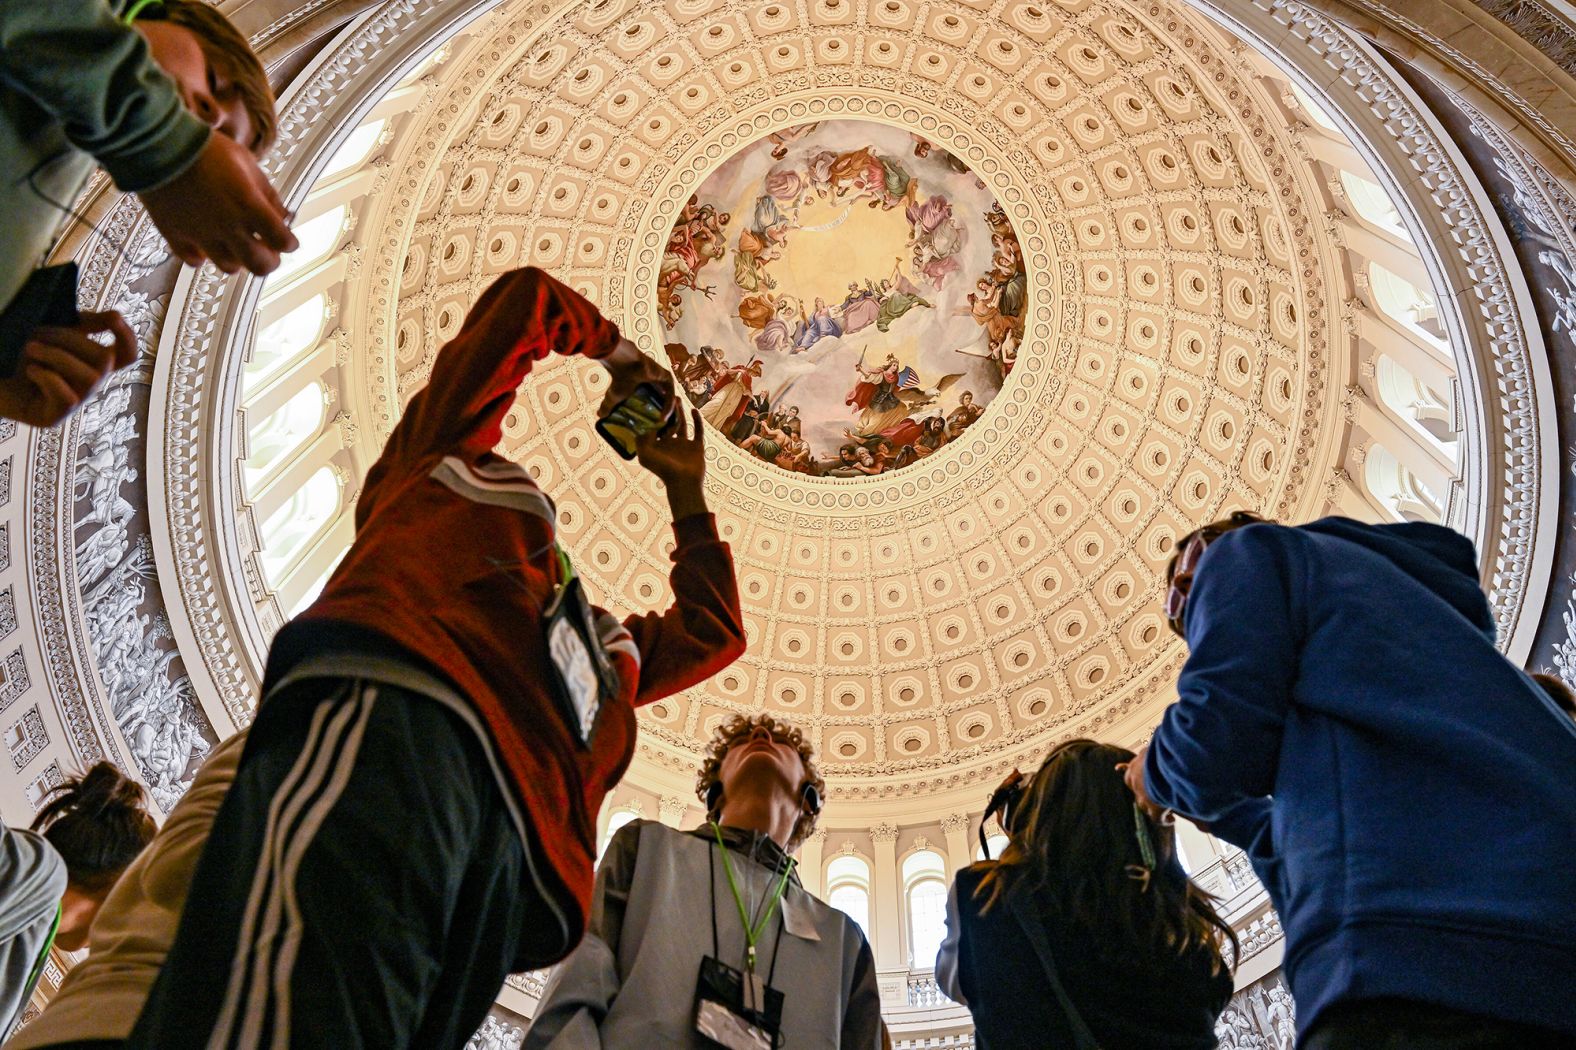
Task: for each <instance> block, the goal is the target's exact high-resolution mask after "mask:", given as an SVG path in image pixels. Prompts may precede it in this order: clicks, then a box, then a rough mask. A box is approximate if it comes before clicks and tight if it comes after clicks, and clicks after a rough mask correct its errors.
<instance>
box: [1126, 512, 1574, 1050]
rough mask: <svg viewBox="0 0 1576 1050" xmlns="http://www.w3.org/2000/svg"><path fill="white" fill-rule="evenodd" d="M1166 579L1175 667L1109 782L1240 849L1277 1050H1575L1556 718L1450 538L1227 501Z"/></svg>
mask: <svg viewBox="0 0 1576 1050" xmlns="http://www.w3.org/2000/svg"><path fill="white" fill-rule="evenodd" d="M1166 578H1167V581H1168V583H1169V590H1168V592H1167V595H1166V606H1165V612H1166V616H1167V618H1168V619H1169V620H1170V623H1171V626H1172V629H1173V630H1175V631H1176V632H1177V633H1178V634H1180V635H1182V636H1183V637H1184V638H1185V639H1186V640H1187V645H1188V659H1187V663H1186V664H1185V665H1184V666H1183V668H1182V674H1181V677H1180V678H1179V679H1178V681H1177V696H1178V699H1177V702H1176V703H1175V704H1173V705H1172V706H1171V707H1170V708H1168V709H1167V710H1166V712H1165V716H1164V717H1163V718H1162V719H1161V722H1160V726H1159V728H1158V729H1156V730H1155V733H1154V736H1153V738H1152V739H1151V740H1150V743H1149V744H1148V746H1147V747H1146V748H1144V749H1141V750H1140V752H1139V754H1138V757H1137V758H1135V759H1134V760H1133V761H1132V762H1131V763H1129V764H1128V765H1127V767H1126V777H1127V782H1128V784H1129V786H1130V787H1131V788H1132V789H1133V792H1134V794H1135V795H1137V796H1138V797H1139V799H1140V801H1141V802H1143V803H1144V804H1145V805H1148V806H1154V807H1164V808H1166V809H1172V810H1175V811H1176V812H1178V813H1181V814H1183V815H1184V816H1188V817H1191V818H1193V819H1195V820H1198V821H1200V822H1202V823H1205V824H1207V825H1209V826H1210V828H1211V830H1212V831H1213V832H1214V834H1216V835H1218V836H1219V837H1221V838H1223V839H1225V840H1226V841H1228V842H1233V843H1235V844H1236V845H1238V846H1241V847H1242V848H1243V849H1244V850H1246V851H1247V853H1248V855H1249V859H1250V860H1251V862H1252V863H1253V866H1254V869H1255V871H1256V872H1257V873H1258V876H1259V879H1260V881H1262V882H1263V883H1264V886H1265V888H1266V889H1267V890H1268V891H1269V895H1270V899H1271V901H1272V902H1273V903H1274V905H1275V910H1276V912H1277V913H1278V914H1279V915H1280V919H1281V925H1282V926H1283V927H1284V929H1285V931H1286V959H1285V962H1284V964H1283V968H1284V972H1285V977H1286V983H1287V985H1288V986H1289V987H1290V989H1291V993H1292V996H1293V998H1294V999H1295V1000H1296V1003H1297V1025H1298V1031H1299V1035H1298V1046H1299V1047H1302V1048H1306V1050H1345V1048H1349V1047H1364V1048H1376V1047H1377V1048H1383V1047H1398V1048H1399V1047H1425V1046H1426V1047H1429V1048H1438V1050H1444V1048H1451V1047H1468V1046H1470V1047H1477V1048H1494V1047H1506V1048H1509V1047H1531V1046H1555V1045H1571V1044H1572V1042H1573V1041H1576V997H1573V996H1572V995H1571V994H1570V990H1571V988H1572V987H1576V869H1573V868H1572V867H1571V865H1570V853H1571V847H1572V845H1573V844H1576V723H1573V722H1572V721H1571V719H1570V718H1569V717H1567V716H1566V715H1565V714H1564V713H1563V712H1562V711H1560V710H1559V708H1558V707H1557V706H1556V705H1555V703H1554V701H1553V700H1552V699H1551V698H1550V697H1549V696H1548V694H1547V693H1545V692H1544V690H1543V689H1542V688H1540V687H1539V686H1538V684H1537V683H1535V682H1534V681H1533V680H1532V679H1531V678H1530V677H1528V675H1527V674H1526V673H1525V672H1524V671H1522V670H1521V669H1520V668H1518V667H1516V666H1514V665H1513V664H1511V663H1510V662H1509V661H1508V660H1506V659H1505V658H1504V656H1502V655H1501V654H1500V653H1499V651H1498V650H1497V649H1496V648H1495V646H1494V634H1495V631H1494V617H1493V614H1492V612H1491V610H1490V608H1489V603H1488V600H1487V598H1486V597H1485V595H1484V594H1483V591H1482V589H1481V587H1480V586H1479V583H1478V561H1477V557H1476V552H1475V551H1474V550H1473V547H1472V543H1471V542H1470V541H1469V540H1467V539H1466V538H1465V537H1464V536H1461V535H1459V534H1458V533H1456V532H1453V531H1452V530H1450V529H1447V528H1444V527H1442V526H1439V525H1429V524H1423V523H1416V522H1414V523H1407V524H1400V525H1365V524H1362V523H1360V522H1356V521H1351V520H1349V519H1346V518H1324V519H1321V520H1319V521H1316V522H1313V523H1312V524H1309V525H1301V526H1296V527H1288V526H1282V525H1275V524H1270V523H1267V522H1264V521H1261V520H1260V519H1259V518H1258V517H1257V516H1256V515H1253V514H1250V513H1245V512H1239V513H1237V514H1234V515H1232V516H1231V517H1230V518H1227V519H1225V520H1222V521H1218V522H1214V523H1212V524H1210V525H1206V526H1204V527H1203V528H1201V529H1199V530H1197V531H1195V532H1193V533H1191V534H1189V535H1187V536H1185V537H1183V539H1182V540H1181V541H1180V542H1179V543H1178V544H1177V547H1176V554H1175V555H1174V556H1173V558H1172V561H1171V564H1170V565H1169V566H1168V569H1167V573H1166Z"/></svg>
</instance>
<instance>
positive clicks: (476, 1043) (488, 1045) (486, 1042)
mask: <svg viewBox="0 0 1576 1050" xmlns="http://www.w3.org/2000/svg"><path fill="white" fill-rule="evenodd" d="M524 1042H525V1029H524V1028H521V1027H520V1026H519V1025H515V1024H510V1023H509V1022H508V1021H505V1020H501V1019H500V1018H499V1017H498V1016H497V1015H496V1014H489V1015H488V1017H487V1020H485V1021H483V1022H482V1026H481V1027H480V1028H478V1029H477V1030H476V1034H475V1035H473V1036H471V1038H470V1041H469V1042H467V1043H466V1044H465V1050H520V1046H521V1045H522V1044H524Z"/></svg>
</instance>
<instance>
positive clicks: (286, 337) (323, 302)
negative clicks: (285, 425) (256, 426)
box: [243, 292, 328, 391]
mask: <svg viewBox="0 0 1576 1050" xmlns="http://www.w3.org/2000/svg"><path fill="white" fill-rule="evenodd" d="M327 313H328V297H327V296H325V295H324V294H323V293H321V292H319V293H318V294H317V295H314V296H313V297H312V298H310V299H308V300H307V301H306V302H304V303H302V304H301V305H300V306H297V307H295V308H294V309H292V310H291V311H290V312H289V313H287V314H285V315H284V316H283V317H281V318H279V319H278V320H277V321H275V322H273V323H272V324H270V325H269V326H268V327H267V328H264V329H263V330H262V331H261V332H258V333H257V342H256V344H254V345H253V347H252V359H251V360H250V361H248V362H246V369H245V379H244V386H243V390H244V391H250V390H251V389H252V388H253V387H255V386H257V385H258V384H259V383H261V382H262V381H263V380H264V379H267V378H268V377H269V376H271V375H273V374H274V373H275V372H278V371H280V370H281V369H283V368H285V367H286V366H288V365H289V364H290V362H292V361H294V360H296V359H297V358H298V357H300V355H301V354H304V353H306V352H307V351H308V350H310V349H312V347H313V346H315V345H316V344H317V341H318V339H319V338H320V337H321V336H322V334H323V321H324V318H325V317H326V316H327Z"/></svg>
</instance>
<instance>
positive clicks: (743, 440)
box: [657, 120, 1028, 478]
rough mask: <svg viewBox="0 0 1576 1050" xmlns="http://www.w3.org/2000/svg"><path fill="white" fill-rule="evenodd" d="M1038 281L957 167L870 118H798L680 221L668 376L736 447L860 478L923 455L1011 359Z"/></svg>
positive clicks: (692, 203)
mask: <svg viewBox="0 0 1576 1050" xmlns="http://www.w3.org/2000/svg"><path fill="white" fill-rule="evenodd" d="M1027 293H1028V278H1027V275H1026V274H1025V272H1024V268H1023V256H1022V252H1021V251H1020V250H1019V246H1018V237H1017V234H1016V233H1015V232H1014V230H1013V228H1012V224H1011V223H1010V222H1009V221H1008V218H1007V216H1006V214H1005V212H1004V211H1003V210H1002V208H1001V205H1000V204H998V203H997V201H996V199H995V197H994V196H993V195H992V194H991V192H990V190H988V189H987V188H986V186H985V183H984V182H983V181H982V180H980V179H979V178H978V177H977V176H976V175H975V174H974V173H973V172H972V171H971V170H969V168H968V167H967V165H965V164H964V163H963V162H962V161H961V160H960V159H959V158H957V157H955V156H953V155H952V154H950V153H948V152H947V151H946V150H944V149H942V148H940V147H939V146H936V145H934V144H932V143H930V142H928V141H926V140H925V139H922V138H919V137H918V136H916V135H913V134H911V133H909V132H907V131H904V130H903V129H901V128H895V127H891V126H888V125H885V124H878V123H874V122H870V121H862V120H833V121H821V122H819V123H815V124H803V125H799V126H797V127H791V128H784V129H782V130H780V131H777V132H774V133H772V134H771V135H768V136H767V137H766V138H764V139H761V140H759V141H757V142H754V143H752V144H750V145H749V146H746V147H745V148H744V149H742V150H740V151H739V152H738V153H736V154H734V155H733V156H732V157H730V158H729V159H728V160H727V161H726V162H724V163H723V164H722V166H721V167H719V168H718V169H717V170H716V171H714V172H713V173H712V174H711V175H710V176H709V177H708V178H707V179H706V181H705V182H704V183H702V184H701V186H700V188H699V189H698V190H697V191H696V193H695V195H694V196H693V197H691V198H690V200H689V202H688V203H687V204H686V205H685V207H684V208H683V210H682V211H681V212H680V214H679V216H678V219H677V221H676V222H675V223H674V226H673V231H672V233H671V234H670V235H669V237H668V244H667V249H666V251H665V253H664V255H663V260H662V271H661V276H660V278H659V280H658V284H657V299H658V302H657V306H658V311H659V313H660V314H661V317H662V322H663V326H664V329H665V331H666V350H667V354H668V358H669V361H670V362H671V364H672V366H673V370H674V373H675V374H676V375H677V376H678V379H679V382H680V384H681V385H682V387H683V388H684V390H685V392H686V393H687V394H688V396H689V398H690V400H691V401H692V402H693V403H694V404H695V405H696V407H697V408H699V409H700V412H701V415H702V416H704V417H705V419H706V421H707V422H708V423H709V424H710V425H711V426H712V427H713V428H714V429H715V430H717V431H718V432H720V433H721V434H722V435H723V436H724V437H725V438H726V439H727V440H728V441H730V442H732V443H733V444H734V445H736V446H737V447H739V448H740V449H743V450H744V451H745V452H747V453H749V454H750V455H752V456H754V457H756V458H757V459H760V460H763V461H765V462H767V463H771V464H773V465H775V466H776V467H778V468H779V469H782V470H786V471H789V472H791V473H796V474H807V475H811V476H815V477H837V478H859V477H867V476H870V475H875V474H882V473H886V472H889V471H894V470H902V469H903V468H905V467H907V466H909V465H911V464H913V463H917V462H919V461H920V460H923V459H924V458H925V457H926V456H929V455H932V454H934V453H935V452H937V451H939V450H940V449H941V448H942V447H944V446H945V445H946V444H947V443H948V442H949V441H953V440H956V439H957V438H958V437H959V435H961V434H962V433H963V432H964V431H965V430H967V429H968V428H969V427H970V426H971V425H973V424H974V423H975V422H976V421H977V420H978V419H979V418H980V416H981V415H982V414H983V413H984V410H985V406H986V405H987V404H989V403H990V401H991V399H992V398H993V397H995V396H996V394H997V392H998V391H1000V390H1001V387H1002V383H1003V382H1004V381H1005V380H1006V378H1007V375H1008V374H1009V373H1010V372H1011V371H1012V367H1013V363H1014V362H1015V361H1016V359H1017V354H1018V344H1019V342H1020V341H1021V339H1022V337H1023V311H1024V304H1025V302H1026V300H1027Z"/></svg>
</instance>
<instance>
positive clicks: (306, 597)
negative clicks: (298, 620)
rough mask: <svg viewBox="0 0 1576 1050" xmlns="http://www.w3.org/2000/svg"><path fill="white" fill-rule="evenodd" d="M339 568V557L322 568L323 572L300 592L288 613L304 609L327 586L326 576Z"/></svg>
mask: <svg viewBox="0 0 1576 1050" xmlns="http://www.w3.org/2000/svg"><path fill="white" fill-rule="evenodd" d="M337 568H339V559H338V558H335V559H334V562H333V564H331V565H330V566H329V567H328V568H326V569H324V570H323V574H322V575H321V576H319V577H318V578H317V579H315V580H313V581H312V585H311V586H310V587H308V588H307V589H306V590H305V591H304V592H302V594H301V597H299V598H297V599H296V601H295V604H294V605H292V606H290V612H289V615H290V616H292V617H294V616H298V615H300V613H301V612H302V611H303V610H304V609H306V607H307V606H308V605H311V604H312V603H313V602H315V601H317V596H318V595H320V594H322V593H323V588H324V587H327V586H328V578H329V577H330V576H332V575H334V570H335V569H337Z"/></svg>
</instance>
